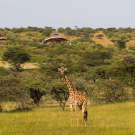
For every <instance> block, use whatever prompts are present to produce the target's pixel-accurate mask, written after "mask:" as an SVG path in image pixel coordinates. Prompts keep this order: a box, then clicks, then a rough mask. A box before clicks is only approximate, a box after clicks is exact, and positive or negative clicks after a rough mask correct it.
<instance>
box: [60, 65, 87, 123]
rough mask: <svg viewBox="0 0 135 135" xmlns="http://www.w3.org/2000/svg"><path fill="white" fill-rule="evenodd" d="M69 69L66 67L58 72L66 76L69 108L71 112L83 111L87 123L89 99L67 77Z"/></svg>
mask: <svg viewBox="0 0 135 135" xmlns="http://www.w3.org/2000/svg"><path fill="white" fill-rule="evenodd" d="M66 70H67V69H66V68H64V67H60V68H58V71H59V72H60V73H61V74H62V75H64V79H63V80H64V81H65V83H66V85H67V88H68V92H69V98H68V101H69V107H70V111H76V110H77V107H79V109H80V110H82V113H83V120H84V121H87V117H88V111H87V98H86V95H85V93H84V92H80V91H77V89H76V88H75V87H74V86H73V84H72V81H71V80H70V79H69V78H68V77H67V75H65V71H66Z"/></svg>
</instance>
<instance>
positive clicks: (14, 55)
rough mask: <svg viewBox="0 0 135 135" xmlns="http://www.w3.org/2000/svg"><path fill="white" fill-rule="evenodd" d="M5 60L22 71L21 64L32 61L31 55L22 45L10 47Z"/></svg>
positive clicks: (5, 54) (4, 55)
mask: <svg viewBox="0 0 135 135" xmlns="http://www.w3.org/2000/svg"><path fill="white" fill-rule="evenodd" d="M3 60H5V61H8V62H9V63H11V64H12V65H13V67H14V68H15V70H16V71H20V70H21V64H23V63H25V62H27V61H30V55H29V54H28V53H27V52H26V51H25V50H24V49H22V48H20V47H10V48H8V49H7V50H6V51H5V52H4V54H3Z"/></svg>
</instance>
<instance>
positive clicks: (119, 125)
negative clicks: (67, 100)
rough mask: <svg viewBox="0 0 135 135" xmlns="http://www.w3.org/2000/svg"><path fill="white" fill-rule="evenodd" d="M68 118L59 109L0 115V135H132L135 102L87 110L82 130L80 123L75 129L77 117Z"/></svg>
mask: <svg viewBox="0 0 135 135" xmlns="http://www.w3.org/2000/svg"><path fill="white" fill-rule="evenodd" d="M79 115H81V114H79ZM79 115H78V116H77V117H78V119H79V120H81V116H79ZM72 116H73V115H70V112H69V111H68V109H67V108H66V111H64V112H63V111H61V109H60V108H59V107H39V108H35V109H34V110H32V111H28V112H12V113H4V112H3V113H0V121H1V122H0V135H135V128H134V126H135V102H126V103H117V104H108V105H98V106H91V107H90V106H89V120H88V123H87V126H86V127H85V126H84V124H83V123H81V121H79V123H78V125H77V124H76V118H77V117H76V118H75V119H72ZM71 120H73V121H74V122H73V123H72V124H71Z"/></svg>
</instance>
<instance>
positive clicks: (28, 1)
mask: <svg viewBox="0 0 135 135" xmlns="http://www.w3.org/2000/svg"><path fill="white" fill-rule="evenodd" d="M134 6H135V0H0V27H27V26H36V27H45V26H50V27H55V28H58V27H75V26H78V27H93V28H99V27H102V28H107V27H135V7H134Z"/></svg>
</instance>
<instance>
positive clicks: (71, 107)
mask: <svg viewBox="0 0 135 135" xmlns="http://www.w3.org/2000/svg"><path fill="white" fill-rule="evenodd" d="M69 107H70V111H71V112H73V111H74V108H73V104H70V105H69Z"/></svg>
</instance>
